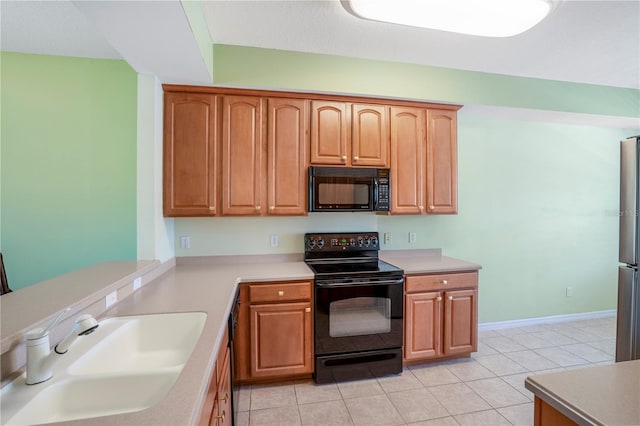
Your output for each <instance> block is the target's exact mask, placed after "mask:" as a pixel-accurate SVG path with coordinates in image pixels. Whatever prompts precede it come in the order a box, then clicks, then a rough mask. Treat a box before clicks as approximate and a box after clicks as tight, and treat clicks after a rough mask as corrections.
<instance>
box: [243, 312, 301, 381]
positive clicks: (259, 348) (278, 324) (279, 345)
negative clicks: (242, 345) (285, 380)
mask: <svg viewBox="0 0 640 426" xmlns="http://www.w3.org/2000/svg"><path fill="white" fill-rule="evenodd" d="M249 310H250V312H251V376H252V377H254V378H255V377H269V376H281V375H292V374H305V373H311V372H312V371H313V362H312V358H313V356H312V341H313V336H312V330H313V328H312V326H311V303H310V302H300V303H278V304H270V305H251V306H250V307H249Z"/></svg>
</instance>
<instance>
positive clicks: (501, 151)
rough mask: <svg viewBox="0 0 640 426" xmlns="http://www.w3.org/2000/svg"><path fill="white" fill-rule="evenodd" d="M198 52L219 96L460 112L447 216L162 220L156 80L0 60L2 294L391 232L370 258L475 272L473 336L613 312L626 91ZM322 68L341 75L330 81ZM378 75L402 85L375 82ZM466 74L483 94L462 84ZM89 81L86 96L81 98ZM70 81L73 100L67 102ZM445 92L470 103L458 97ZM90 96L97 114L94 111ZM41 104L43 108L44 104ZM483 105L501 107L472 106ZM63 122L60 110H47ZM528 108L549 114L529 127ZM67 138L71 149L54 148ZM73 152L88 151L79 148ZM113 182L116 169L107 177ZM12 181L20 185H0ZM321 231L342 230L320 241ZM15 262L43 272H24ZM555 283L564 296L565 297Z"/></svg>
mask: <svg viewBox="0 0 640 426" xmlns="http://www.w3.org/2000/svg"><path fill="white" fill-rule="evenodd" d="M3 7H4V6H3ZM567 7H568V6H567ZM213 55H214V58H215V62H214V64H215V67H216V68H215V73H214V74H215V76H216V80H215V81H216V83H217V84H226V85H235V86H259V87H283V88H289V89H298V90H307V91H309V90H312V91H329V92H345V93H366V94H375V95H379V96H393V97H421V98H426V99H437V100H440V101H447V102H458V103H460V104H463V105H465V106H464V107H463V108H462V109H461V110H460V111H459V117H458V118H459V122H458V161H459V165H458V166H459V167H458V168H459V175H458V181H459V195H458V198H459V213H458V215H455V216H432V217H421V216H406V217H405V216H403V217H397V216H389V217H387V216H377V215H372V214H366V213H336V214H330V215H326V216H323V215H322V214H310V215H309V216H306V217H290V218H273V217H270V218H215V219H205V218H193V219H163V218H162V216H161V210H160V208H159V207H158V206H159V205H160V203H161V196H160V194H161V188H162V187H161V179H160V177H159V176H161V173H162V171H161V167H160V164H161V162H160V161H159V158H160V157H159V156H160V155H161V154H160V149H159V146H161V130H159V128H161V123H162V117H161V112H160V113H159V112H158V110H157V108H158V105H159V103H160V102H161V93H160V92H159V83H158V81H157V80H155V79H154V78H153V77H152V76H150V75H146V74H139V75H136V73H135V72H134V71H133V70H131V69H130V68H128V66H127V65H126V64H124V63H123V62H122V61H110V60H99V61H89V60H86V59H85V60H83V59H78V58H63V57H62V56H53V57H47V56H29V55H19V54H8V53H6V52H3V87H2V93H3V112H6V111H15V114H16V115H17V114H19V113H20V114H21V115H20V116H16V117H14V116H12V115H10V114H7V113H5V114H3V126H2V128H3V138H2V139H3V154H4V156H3V158H4V160H3V176H2V180H3V182H4V186H3V195H2V197H3V199H2V206H3V217H2V219H3V223H4V226H3V230H2V231H3V234H2V238H3V242H2V247H3V253H4V254H5V257H6V256H7V255H8V253H9V252H10V251H11V250H14V251H15V250H17V249H18V248H19V249H20V250H21V251H20V254H21V255H20V256H18V260H14V261H13V262H12V263H13V264H11V267H10V268H9V278H10V280H11V281H10V282H16V284H18V282H17V277H20V276H21V275H25V276H28V274H36V273H39V272H40V271H41V270H42V271H46V270H48V271H50V273H51V275H49V276H40V277H33V278H29V279H31V282H38V281H41V280H43V279H46V278H49V277H50V276H52V275H58V274H61V273H65V272H69V271H71V270H74V269H78V268H80V267H83V266H86V265H88V264H91V263H95V262H97V261H101V260H107V259H135V258H136V257H137V258H140V259H160V260H162V261H164V260H168V259H170V258H172V257H173V256H174V255H175V256H178V257H181V256H212V255H228V254H281V253H292V252H293V253H295V252H300V250H301V236H302V235H303V234H304V233H305V232H309V231H319V230H321V231H347V230H352V229H356V228H357V229H363V230H378V231H379V232H380V233H385V232H387V233H390V234H391V235H392V240H391V242H390V244H388V245H387V246H384V245H383V247H382V248H383V250H384V249H392V250H396V249H413V248H420V249H422V248H437V247H441V248H442V249H443V251H444V253H445V254H447V255H449V256H454V257H457V258H461V259H468V260H471V261H474V262H477V263H479V264H481V265H482V266H483V269H482V272H481V278H480V283H481V284H480V302H479V304H480V308H479V321H480V323H481V324H482V323H493V322H499V321H510V320H518V319H526V318H539V317H546V316H551V315H567V314H574V313H585V312H598V311H608V310H609V311H610V310H612V309H614V308H615V285H616V276H615V269H616V268H615V266H616V265H617V259H616V252H617V219H618V217H617V197H618V195H617V193H616V191H615V190H612V189H611V188H617V187H618V174H617V173H618V171H617V167H618V147H617V141H619V140H621V139H622V138H624V137H626V136H629V135H631V134H635V133H637V127H634V124H633V123H637V116H638V113H637V104H638V103H637V102H635V103H634V100H637V96H638V92H637V90H633V89H621V88H612V87H604V86H599V87H594V86H589V85H577V86H575V85H574V84H576V83H564V84H563V83H559V82H551V81H544V80H534V79H527V78H524V77H521V79H517V80H512V78H508V77H506V76H499V75H495V74H494V75H480V74H465V73H464V72H461V71H458V72H451V73H449V75H448V79H451V78H453V77H456V78H457V80H455V81H454V82H455V83H456V84H455V87H454V86H453V85H449V84H446V83H447V82H448V81H449V80H448V79H447V80H443V79H442V76H441V70H440V69H436V68H432V67H427V66H423V67H420V68H419V69H418V70H417V71H418V74H419V75H417V76H416V75H415V72H416V70H415V69H414V67H412V66H408V65H403V64H396V63H382V62H379V61H374V60H365V59H355V58H345V57H338V56H323V55H316V54H303V53H295V52H285V51H277V50H269V49H259V48H242V47H236V46H220V45H216V46H215V47H214V51H213ZM236 61H237V62H236ZM278 64H287V67H282V66H278ZM372 65H374V67H372ZM332 68H333V69H342V70H346V69H349V70H351V71H350V72H351V73H352V74H346V72H344V73H343V74H341V75H339V76H336V75H335V73H331V72H330V69H332ZM45 69H47V70H48V71H47V72H46V73H45V72H43V70H45ZM240 70H241V71H242V72H239V71H240ZM269 70H273V71H272V72H268V71H269ZM56 71H57V72H58V73H56ZM365 72H366V74H362V73H365ZM312 73H313V74H312ZM316 73H317V75H320V76H325V77H324V78H316V79H313V81H312V82H310V81H309V80H310V79H309V77H308V76H309V75H316ZM390 73H392V74H391V75H399V76H402V77H398V78H397V80H399V81H397V82H396V81H393V82H389V83H388V84H385V85H380V84H379V82H380V81H388V75H390ZM105 75H109V76H110V78H109V79H106V78H103V77H104V76H105ZM328 75H330V76H332V78H331V79H327V78H326V76H328ZM359 75H366V76H368V78H367V79H361V78H358V76H359ZM481 77H484V78H485V80H481V81H480V82H479V83H478V80H477V79H480V78H481ZM98 78H100V81H101V84H100V85H96V84H95V81H96V80H95V79H98ZM9 79H10V80H9ZM9 81H11V83H12V84H11V86H9V84H8V82H9ZM430 81H433V82H434V83H430ZM5 82H6V83H5ZM36 82H38V84H40V86H38V85H37V84H36ZM514 82H515V83H514ZM513 84H515V85H516V87H513ZM79 85H81V87H82V88H83V89H84V90H85V91H84V92H80V93H78V91H77V90H76V88H77V87H78V86H79ZM53 87H55V88H56V89H55V91H54V90H53V89H52V88H53ZM458 87H469V88H473V92H471V90H464V91H463V93H460V92H461V91H460V90H459V88H458ZM500 87H511V88H512V89H511V92H510V95H511V96H509V99H507V100H505V99H503V98H502V95H501V96H498V95H497V93H494V92H500V90H499V88H500ZM483 89H484V91H483ZM13 91H18V92H19V96H18V93H15V92H13ZM539 91H544V93H545V94H547V95H546V96H545V98H544V99H540V98H539V97H538V96H536V95H535V94H536V93H537V92H539ZM42 93H46V94H47V96H46V97H45V99H42ZM136 97H137V99H138V102H139V103H138V104H137V105H136ZM96 98H99V99H103V100H105V102H103V103H101V104H100V105H97V104H96V103H95V101H94V99H96ZM14 99H15V100H16V101H14V103H8V104H6V103H5V102H11V101H12V100H14ZM19 99H21V100H22V101H21V103H20V105H17V104H16V103H15V102H17V100H19ZM47 99H48V100H50V101H51V102H52V104H51V105H48V104H46V103H44V102H46V100H47ZM583 99H598V102H597V103H596V102H583ZM36 100H37V101H38V104H39V105H41V106H42V111H40V112H39V113H37V111H34V108H28V107H22V108H24V109H23V110H20V106H21V105H29V104H30V103H31V104H32V105H33V104H34V103H35V101H36ZM107 101H112V104H109V102H107ZM483 103H486V104H488V105H489V106H492V105H493V106H495V105H497V106H499V107H501V108H495V107H493V108H492V107H484V108H482V107H479V106H477V105H470V104H483ZM61 106H62V107H63V108H60V107H61ZM505 106H508V107H511V108H504V107H505ZM136 108H137V112H136ZM625 108H626V109H625ZM62 109H64V110H66V111H67V112H69V111H71V114H58V115H56V114H55V112H56V111H59V110H62ZM495 109H498V110H499V113H496V112H495V111H494V110H495ZM523 109H524V110H523ZM92 110H95V111H96V113H95V114H94V115H90V112H91V111H92ZM531 110H542V111H543V112H546V113H549V114H550V115H551V116H552V117H550V118H545V119H542V118H539V119H537V121H536V120H530V118H531V117H528V116H529V115H531V114H533V112H534V111H531ZM550 110H564V111H566V113H564V114H560V117H561V118H560V120H562V121H560V122H558V121H557V120H558V113H555V114H551V113H550V112H549V111H550ZM518 113H520V116H517V115H516V114H518ZM31 114H37V115H36V116H35V117H36V119H38V120H42V122H43V123H46V124H47V125H48V126H47V128H46V129H44V130H42V129H41V130H39V129H37V128H34V126H27V122H26V119H25V118H22V117H29V119H33V117H34V116H33V115H31ZM100 114H102V115H103V116H104V117H106V118H101V117H99V115H100ZM540 114H542V113H540ZM588 114H595V115H601V116H603V115H606V116H618V118H619V119H621V120H622V122H623V123H625V124H623V125H619V126H618V127H606V126H605V125H595V124H594V123H597V121H595V122H594V121H593V117H591V116H590V115H588ZM523 115H525V116H527V117H526V119H524V118H523ZM542 115H544V114H542ZM142 117H145V118H146V119H143V118H142ZM148 117H155V118H152V119H149V118H148ZM634 117H636V118H635V119H634ZM112 120H117V122H118V123H119V126H113V125H112ZM575 120H581V121H578V122H575ZM136 121H137V123H136ZM629 123H631V124H629ZM58 129H59V132H58V131H53V130H58ZM75 129H78V130H75ZM634 129H635V130H634ZM11 132H14V133H11ZM25 132H33V133H32V134H29V133H25ZM37 132H41V133H37ZM76 133H77V134H79V136H78V137H77V138H71V139H67V138H66V136H67V135H69V134H76ZM12 134H14V135H22V136H24V135H25V134H28V135H29V137H28V138H27V139H28V140H30V141H31V143H32V144H34V145H31V144H26V143H25V144H21V145H18V144H15V143H14V144H12V143H11V141H12V140H15V139H12ZM44 137H46V138H47V139H48V140H50V141H51V142H52V144H55V151H54V152H51V151H49V150H46V149H45V150H41V147H40V146H39V145H37V144H38V141H41V140H42V139H43V138H44ZM136 138H138V142H137V148H136ZM88 139H90V140H91V141H92V142H94V143H95V144H91V145H89V146H87V141H88ZM612 141H613V142H612ZM114 142H117V144H115V145H114ZM34 147H38V149H37V150H35V149H34ZM106 147H109V149H106ZM136 149H137V150H138V152H137V155H136ZM50 158H54V159H55V160H56V161H55V163H54V162H50V161H48V160H49V159H50ZM153 158H155V160H151V159H153ZM478 159H482V161H478ZM136 162H137V166H136ZM114 169H115V170H118V171H119V173H117V174H116V175H114V174H113V173H110V171H111V170H114ZM65 170H73V171H74V172H75V173H78V174H79V175H80V176H83V177H85V178H86V181H88V182H91V183H92V187H94V188H100V189H101V190H102V192H96V191H93V192H92V191H91V188H88V187H85V186H83V185H81V183H80V182H79V181H78V180H77V179H75V178H74V176H77V175H71V173H69V172H67V171H65ZM136 170H137V171H138V172H140V174H141V176H140V177H139V178H136ZM94 171H95V172H96V173H94ZM25 175H27V176H29V178H27V176H25ZM43 176H47V179H46V182H42V177H43ZM152 176H155V178H152ZM505 176H508V178H505ZM14 179H15V180H14ZM12 181H13V182H20V183H21V185H20V186H19V187H13V185H11V184H10V182H12ZM44 185H51V186H50V187H47V186H44ZM12 188H14V189H13V190H12ZM59 188H67V191H65V192H64V193H61V192H59ZM43 189H45V191H43ZM16 191H20V192H22V193H26V194H30V195H31V196H32V199H31V202H33V203H35V202H37V203H38V204H41V205H47V206H49V208H48V212H47V214H46V215H43V214H41V213H38V211H39V210H38V209H29V210H27V211H25V210H23V209H19V208H18V206H29V205H32V204H30V203H23V202H21V201H20V200H21V198H20V193H18V192H16ZM67 192H68V193H67ZM52 194H56V196H55V197H53V196H52ZM136 194H137V195H136ZM82 197H85V198H82ZM136 204H137V207H136ZM136 210H137V213H136ZM136 215H137V216H138V218H139V219H136ZM65 216H69V217H65ZM336 218H338V219H339V224H340V226H339V228H340V229H335V227H336V222H337V221H336ZM136 222H137V224H136ZM36 224H37V226H41V227H42V228H37V227H35V226H36ZM80 224H82V226H80ZM62 225H64V226H62ZM587 229H588V230H589V232H585V230H587ZM411 232H415V233H416V242H415V243H409V239H408V236H409V233H411ZM136 235H137V237H136ZM271 235H277V236H278V237H279V244H278V247H276V248H272V247H271V244H270V243H271ZM181 236H190V244H189V246H190V247H189V248H188V249H187V248H181V246H180V237H181ZM470 236H472V237H473V238H470ZM136 239H137V240H138V242H137V243H136ZM174 241H175V243H174ZM221 241H223V242H224V244H221V243H220V242H221ZM14 247H15V248H14ZM136 251H137V252H136ZM92 256H93V257H92ZM31 258H37V259H38V261H39V262H40V263H41V265H42V268H32V267H30V266H29V265H30V262H29V259H31ZM32 270H33V271H32ZM12 277H16V279H15V280H12ZM29 279H27V280H26V281H28V280H29ZM569 282H570V283H571V284H570V285H569V284H567V283H569ZM602 283H607V284H606V285H603V284H602ZM516 284H517V285H516ZM566 287H572V290H573V293H572V294H573V295H572V296H571V297H567V296H566Z"/></svg>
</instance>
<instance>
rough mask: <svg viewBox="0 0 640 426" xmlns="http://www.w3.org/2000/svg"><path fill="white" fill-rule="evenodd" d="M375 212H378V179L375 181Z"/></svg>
mask: <svg viewBox="0 0 640 426" xmlns="http://www.w3.org/2000/svg"><path fill="white" fill-rule="evenodd" d="M371 207H372V208H373V210H374V211H376V210H378V179H375V178H374V179H373V206H371Z"/></svg>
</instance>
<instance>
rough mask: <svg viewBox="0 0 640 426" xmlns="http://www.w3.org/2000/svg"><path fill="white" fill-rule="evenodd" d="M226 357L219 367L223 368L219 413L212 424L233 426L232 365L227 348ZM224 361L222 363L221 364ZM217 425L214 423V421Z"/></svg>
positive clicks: (219, 392) (215, 415) (214, 413)
mask: <svg viewBox="0 0 640 426" xmlns="http://www.w3.org/2000/svg"><path fill="white" fill-rule="evenodd" d="M225 349H226V351H225V354H226V356H225V357H224V358H223V359H224V360H219V361H218V362H219V363H220V365H219V367H220V368H221V372H220V376H219V377H218V380H219V382H218V398H217V402H218V407H217V408H218V411H217V413H216V412H215V411H214V412H213V415H212V423H213V424H216V425H218V426H227V425H228V426H231V424H232V423H231V420H232V416H233V413H232V410H231V365H230V360H229V349H228V348H225ZM220 361H222V362H220ZM214 420H215V421H216V422H217V423H214V422H213V421H214Z"/></svg>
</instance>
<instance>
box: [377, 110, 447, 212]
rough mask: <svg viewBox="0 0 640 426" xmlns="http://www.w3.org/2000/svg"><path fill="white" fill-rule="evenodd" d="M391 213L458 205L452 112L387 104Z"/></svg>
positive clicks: (438, 208)
mask: <svg viewBox="0 0 640 426" xmlns="http://www.w3.org/2000/svg"><path fill="white" fill-rule="evenodd" d="M390 129H391V169H392V171H393V174H392V177H391V178H392V179H391V184H392V192H391V196H392V199H391V214H452V213H457V211H458V193H457V185H458V183H457V174H458V168H457V161H458V156H457V149H458V148H457V112H456V111H451V110H439V109H423V108H410V107H393V106H392V107H391V109H390Z"/></svg>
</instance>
